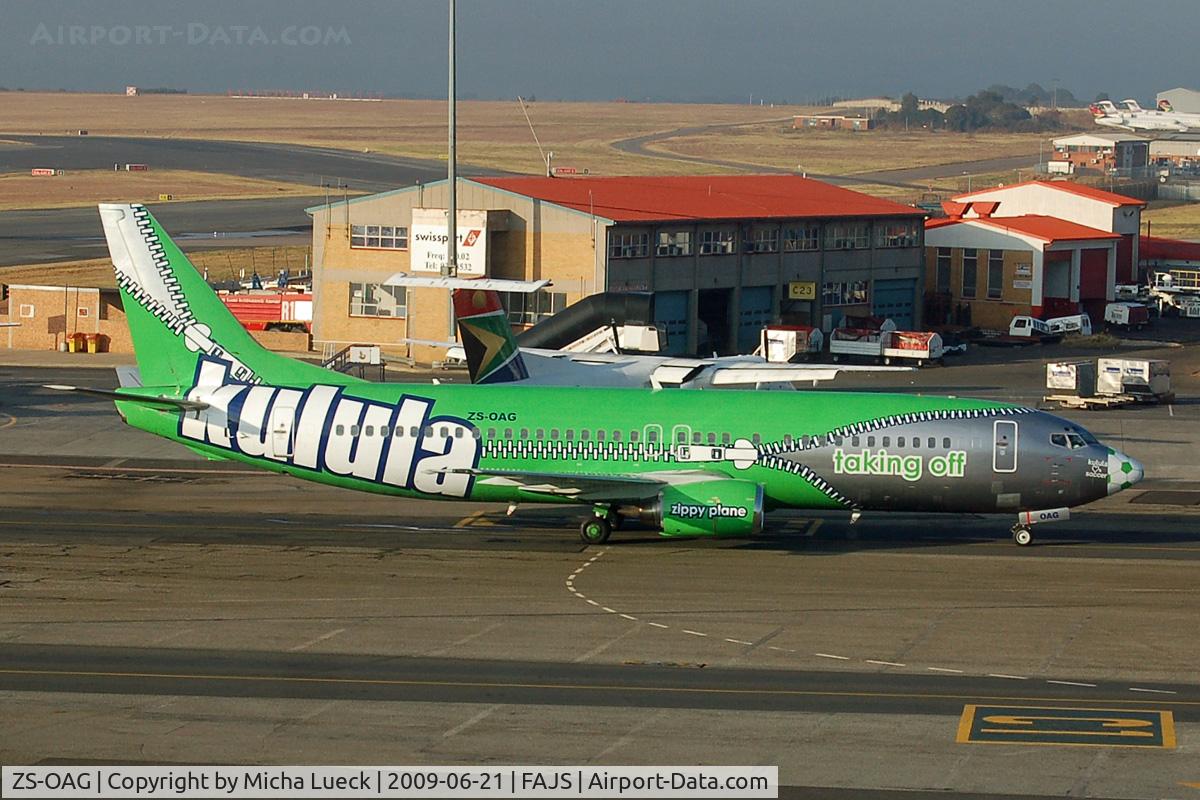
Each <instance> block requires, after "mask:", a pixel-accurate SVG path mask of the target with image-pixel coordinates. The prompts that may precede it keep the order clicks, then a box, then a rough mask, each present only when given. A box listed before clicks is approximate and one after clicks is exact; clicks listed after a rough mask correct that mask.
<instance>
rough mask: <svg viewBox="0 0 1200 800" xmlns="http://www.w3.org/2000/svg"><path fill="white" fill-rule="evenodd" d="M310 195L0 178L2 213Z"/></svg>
mask: <svg viewBox="0 0 1200 800" xmlns="http://www.w3.org/2000/svg"><path fill="white" fill-rule="evenodd" d="M313 191H314V190H313V187H311V186H303V185H301V184H295V183H278V182H275V181H263V180H257V179H255V178H243V177H238V176H234V175H221V174H217V173H210V172H189V171H187V170H157V171H156V170H151V171H149V172H115V171H113V170H108V169H94V170H78V171H69V172H67V173H66V174H65V175H55V176H53V177H36V178H35V177H33V176H31V175H30V174H29V173H27V172H22V173H9V174H5V175H0V211H11V210H13V209H17V208H70V207H73V206H90V205H94V204H95V203H100V202H105V201H109V200H114V199H116V200H120V201H121V202H139V203H141V202H149V201H156V202H157V201H158V196H159V195H160V194H169V195H171V196H172V197H173V198H174V199H176V200H234V199H238V198H250V197H285V196H288V195H310V194H313Z"/></svg>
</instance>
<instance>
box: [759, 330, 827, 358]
mask: <svg viewBox="0 0 1200 800" xmlns="http://www.w3.org/2000/svg"><path fill="white" fill-rule="evenodd" d="M824 343H825V335H824V334H822V333H821V329H820V328H814V327H812V326H811V325H768V326H767V327H765V328H763V329H762V333H761V334H760V335H759V355H761V356H763V358H765V359H767V361H770V362H772V363H776V364H785V363H787V362H789V361H792V360H794V359H797V358H806V357H808V356H811V355H814V354H817V353H820V352H821V349H822V347H823V346H824Z"/></svg>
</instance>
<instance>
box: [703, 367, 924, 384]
mask: <svg viewBox="0 0 1200 800" xmlns="http://www.w3.org/2000/svg"><path fill="white" fill-rule="evenodd" d="M915 371H916V368H915V367H873V366H854V365H845V364H731V365H729V366H724V367H723V366H715V367H713V370H712V385H713V386H736V385H739V384H746V383H755V384H757V383H776V382H780V381H812V382H813V383H817V382H818V381H831V380H833V379H834V378H836V377H837V374H838V373H839V372H915Z"/></svg>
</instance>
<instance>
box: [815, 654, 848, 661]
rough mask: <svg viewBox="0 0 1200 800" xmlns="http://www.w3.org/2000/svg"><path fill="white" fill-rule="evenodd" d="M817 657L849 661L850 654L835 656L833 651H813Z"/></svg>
mask: <svg viewBox="0 0 1200 800" xmlns="http://www.w3.org/2000/svg"><path fill="white" fill-rule="evenodd" d="M813 655H814V656H816V657H817V658H836V659H837V660H838V661H849V660H850V656H835V655H834V654H833V653H813Z"/></svg>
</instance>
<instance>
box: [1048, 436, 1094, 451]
mask: <svg viewBox="0 0 1200 800" xmlns="http://www.w3.org/2000/svg"><path fill="white" fill-rule="evenodd" d="M1050 444H1053V445H1057V446H1058V447H1065V448H1067V449H1068V450H1079V449H1080V448H1082V447H1087V446H1088V443H1087V441H1086V440H1085V439H1084V438H1083V437H1082V436H1080V435H1079V434H1077V433H1052V434H1050Z"/></svg>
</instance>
